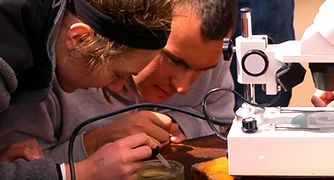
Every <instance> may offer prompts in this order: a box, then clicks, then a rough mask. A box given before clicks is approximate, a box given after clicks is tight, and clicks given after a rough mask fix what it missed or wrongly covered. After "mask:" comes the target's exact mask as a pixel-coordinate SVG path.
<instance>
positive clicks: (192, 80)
mask: <svg viewBox="0 0 334 180" xmlns="http://www.w3.org/2000/svg"><path fill="white" fill-rule="evenodd" d="M202 72H203V71H200V72H195V73H194V75H193V77H192V78H191V81H190V84H194V83H195V82H196V81H197V79H198V78H199V76H200V75H201V74H202Z"/></svg>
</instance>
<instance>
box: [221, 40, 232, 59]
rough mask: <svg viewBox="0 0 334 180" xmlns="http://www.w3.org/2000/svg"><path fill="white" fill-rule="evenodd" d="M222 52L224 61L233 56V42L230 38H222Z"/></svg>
mask: <svg viewBox="0 0 334 180" xmlns="http://www.w3.org/2000/svg"><path fill="white" fill-rule="evenodd" d="M222 51H223V57H224V60H225V61H229V60H230V59H231V57H232V54H233V42H232V40H231V39H230V38H224V41H223V48H222Z"/></svg>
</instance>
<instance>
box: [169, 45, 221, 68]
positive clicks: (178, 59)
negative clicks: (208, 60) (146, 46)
mask: <svg viewBox="0 0 334 180" xmlns="http://www.w3.org/2000/svg"><path fill="white" fill-rule="evenodd" d="M163 51H164V52H165V54H166V56H168V57H169V58H171V59H173V60H175V61H179V62H182V63H183V64H185V65H186V66H187V67H190V68H191V66H189V64H187V63H186V61H184V59H182V58H181V57H177V56H175V55H174V54H173V53H171V52H169V51H168V50H166V49H164V50H163ZM217 65H218V63H216V64H215V65H213V66H210V67H206V68H202V69H196V70H199V71H205V70H208V69H212V68H215V67H216V66H217Z"/></svg>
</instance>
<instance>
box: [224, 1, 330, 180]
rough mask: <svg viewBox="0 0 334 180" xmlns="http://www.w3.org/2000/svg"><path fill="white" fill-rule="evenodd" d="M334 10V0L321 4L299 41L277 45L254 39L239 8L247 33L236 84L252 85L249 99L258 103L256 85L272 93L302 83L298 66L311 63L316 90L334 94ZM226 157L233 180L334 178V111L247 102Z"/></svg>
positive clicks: (239, 41) (240, 44)
mask: <svg viewBox="0 0 334 180" xmlns="http://www.w3.org/2000/svg"><path fill="white" fill-rule="evenodd" d="M333 7H334V0H327V1H325V2H324V3H323V4H322V6H321V7H320V8H319V13H318V14H317V15H316V17H315V18H314V23H313V25H311V26H310V27H308V28H307V29H306V31H305V32H304V34H303V37H302V39H301V40H300V41H297V40H296V41H287V42H284V43H281V44H275V45H271V44H268V37H267V36H266V35H252V31H251V11H250V9H249V8H244V9H242V10H241V11H242V20H243V21H242V22H243V23H242V25H243V35H242V36H239V37H237V38H236V39H235V51H236V55H237V63H238V64H237V66H238V82H239V83H241V84H245V85H247V86H248V88H246V89H247V93H246V98H247V99H248V100H249V101H251V102H253V103H254V104H256V102H255V93H254V92H255V90H254V84H263V85H264V89H265V92H266V93H267V94H268V95H274V94H277V93H278V92H279V91H280V90H282V89H290V88H292V87H293V86H294V85H297V84H299V83H300V82H302V81H303V78H304V74H305V70H304V69H303V68H302V67H301V66H300V65H298V64H299V62H308V63H310V65H309V67H310V69H311V72H312V76H313V80H314V83H315V86H316V87H317V88H318V89H322V90H330V91H334V20H333V19H334V11H333V10H332V8H333ZM230 48H231V47H230ZM331 63H333V64H331ZM308 98H309V99H310V98H311V97H308ZM228 159H229V173H230V175H233V176H277V177H281V176H295V177H296V176H301V177H305V176H312V177H316V176H319V177H324V176H334V108H316V107H303V108H302V107H300V108H298V107H295V108H280V107H266V108H260V107H255V106H251V105H249V104H246V103H245V104H244V105H243V106H242V107H241V108H240V109H239V110H238V111H237V117H236V118H235V119H234V120H233V124H232V127H231V129H230V131H229V134H228Z"/></svg>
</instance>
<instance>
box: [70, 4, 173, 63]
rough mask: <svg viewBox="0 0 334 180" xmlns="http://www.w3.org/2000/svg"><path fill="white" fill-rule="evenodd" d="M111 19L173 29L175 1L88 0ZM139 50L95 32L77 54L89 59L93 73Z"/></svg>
mask: <svg viewBox="0 0 334 180" xmlns="http://www.w3.org/2000/svg"><path fill="white" fill-rule="evenodd" d="M86 1H87V2H88V3H89V4H90V5H91V6H93V7H94V8H95V9H97V10H99V11H100V12H102V13H104V14H107V15H108V16H110V17H111V18H113V19H115V20H117V21H119V22H123V23H126V24H138V25H142V26H145V27H150V28H162V29H165V30H169V24H170V22H171V19H172V9H173V1H174V0H121V1H120V0H86ZM134 50H136V48H133V47H129V46H125V45H123V44H122V43H119V42H116V41H112V40H109V39H108V38H106V37H103V36H101V35H100V34H98V33H96V32H93V33H92V34H91V35H89V36H87V35H86V36H83V37H82V43H81V44H80V46H79V47H78V49H77V52H76V55H79V56H80V57H81V58H84V59H87V60H88V61H87V65H88V66H89V67H90V68H91V70H93V69H95V68H101V67H103V66H104V65H106V64H109V63H110V62H111V61H110V60H111V59H113V58H115V57H119V56H121V55H124V54H125V53H128V52H131V51H134Z"/></svg>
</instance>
